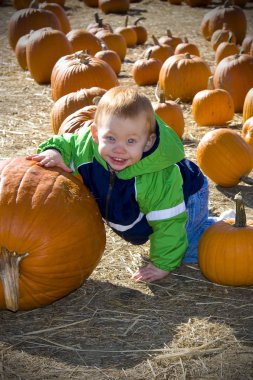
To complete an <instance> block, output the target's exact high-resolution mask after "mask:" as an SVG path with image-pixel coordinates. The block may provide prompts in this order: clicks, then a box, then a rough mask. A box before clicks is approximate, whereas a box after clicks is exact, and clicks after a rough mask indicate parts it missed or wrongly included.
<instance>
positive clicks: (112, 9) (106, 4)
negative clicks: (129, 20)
mask: <svg viewBox="0 0 253 380" xmlns="http://www.w3.org/2000/svg"><path fill="white" fill-rule="evenodd" d="M129 5H130V1H129V0H120V1H119V0H98V7H99V8H100V9H101V11H103V12H104V13H106V14H107V13H127V11H128V10H129Z"/></svg>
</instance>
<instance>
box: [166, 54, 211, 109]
mask: <svg viewBox="0 0 253 380" xmlns="http://www.w3.org/2000/svg"><path fill="white" fill-rule="evenodd" d="M210 76H211V70H210V68H209V66H208V64H207V63H206V62H205V61H204V60H203V59H202V58H200V57H197V56H195V55H190V54H189V53H186V54H176V55H172V56H171V57H169V58H168V59H167V60H166V61H165V62H164V63H163V65H162V68H161V70H160V75H159V87H160V89H161V90H163V91H164V94H165V98H166V99H172V100H176V99H177V98H179V99H181V100H182V101H185V102H189V101H191V100H192V99H193V97H194V95H195V94H196V93H197V92H199V91H201V90H204V89H206V88H207V84H208V78H209V77H210Z"/></svg>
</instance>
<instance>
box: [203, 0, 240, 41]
mask: <svg viewBox="0 0 253 380" xmlns="http://www.w3.org/2000/svg"><path fill="white" fill-rule="evenodd" d="M224 23H226V24H227V25H228V29H229V30H231V31H232V32H233V33H234V34H235V36H236V41H237V43H238V44H241V43H242V41H243V39H244V37H245V34H246V30H247V19H246V15H245V13H244V12H243V10H242V9H241V8H240V7H238V6H237V5H234V4H233V2H232V1H226V2H225V3H224V4H222V5H220V6H218V7H215V8H213V9H211V10H210V11H208V12H207V13H205V14H204V16H203V18H202V21H201V25H200V30H201V33H202V34H203V36H204V37H205V38H206V39H207V40H210V39H211V37H212V34H213V33H214V32H215V30H217V29H221V28H222V25H223V24H224Z"/></svg>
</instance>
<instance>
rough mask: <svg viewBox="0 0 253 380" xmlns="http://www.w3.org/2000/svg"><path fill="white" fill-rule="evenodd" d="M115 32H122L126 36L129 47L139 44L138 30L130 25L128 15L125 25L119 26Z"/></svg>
mask: <svg viewBox="0 0 253 380" xmlns="http://www.w3.org/2000/svg"><path fill="white" fill-rule="evenodd" d="M114 32H115V33H119V34H121V35H122V36H123V37H124V38H125V40H126V44H127V47H134V46H135V45H136V44H137V34H136V31H135V30H134V29H133V28H132V27H131V26H130V25H128V16H126V18H125V25H124V26H119V27H118V28H116V29H115V30H114Z"/></svg>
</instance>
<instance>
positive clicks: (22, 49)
mask: <svg viewBox="0 0 253 380" xmlns="http://www.w3.org/2000/svg"><path fill="white" fill-rule="evenodd" d="M33 32H34V31H33V30H31V31H30V33H28V34H25V35H24V36H22V37H20V38H19V40H18V42H17V44H16V47H15V55H16V58H17V61H18V63H19V65H20V67H21V68H22V69H23V70H27V59H26V47H27V44H28V41H29V39H30V37H31V35H32V33H33Z"/></svg>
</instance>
